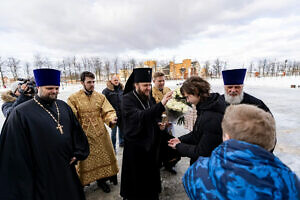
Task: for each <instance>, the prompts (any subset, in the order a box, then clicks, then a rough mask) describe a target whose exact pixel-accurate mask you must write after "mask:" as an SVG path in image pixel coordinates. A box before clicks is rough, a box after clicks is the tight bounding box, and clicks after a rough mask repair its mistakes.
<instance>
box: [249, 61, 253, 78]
mask: <svg viewBox="0 0 300 200" xmlns="http://www.w3.org/2000/svg"><path fill="white" fill-rule="evenodd" d="M248 72H249V74H250V77H251V76H252V73H253V62H252V61H251V63H250V65H249V67H248Z"/></svg>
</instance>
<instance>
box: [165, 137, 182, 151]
mask: <svg viewBox="0 0 300 200" xmlns="http://www.w3.org/2000/svg"><path fill="white" fill-rule="evenodd" d="M179 143H181V141H180V140H179V139H178V138H172V139H171V140H169V141H168V146H169V147H171V148H172V149H176V145H177V144H179Z"/></svg>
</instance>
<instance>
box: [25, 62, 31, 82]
mask: <svg viewBox="0 0 300 200" xmlns="http://www.w3.org/2000/svg"><path fill="white" fill-rule="evenodd" d="M25 72H26V76H27V78H30V63H29V62H26V63H25Z"/></svg>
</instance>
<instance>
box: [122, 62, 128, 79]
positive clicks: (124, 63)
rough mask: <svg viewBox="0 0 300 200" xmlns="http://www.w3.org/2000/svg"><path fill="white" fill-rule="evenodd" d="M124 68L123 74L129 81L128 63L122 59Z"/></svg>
mask: <svg viewBox="0 0 300 200" xmlns="http://www.w3.org/2000/svg"><path fill="white" fill-rule="evenodd" d="M122 70H123V75H124V79H125V80H124V81H125V82H126V81H127V72H128V63H127V62H126V61H125V60H123V61H122Z"/></svg>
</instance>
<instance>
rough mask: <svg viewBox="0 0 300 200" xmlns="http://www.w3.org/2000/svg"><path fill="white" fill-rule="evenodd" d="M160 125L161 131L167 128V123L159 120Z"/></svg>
mask: <svg viewBox="0 0 300 200" xmlns="http://www.w3.org/2000/svg"><path fill="white" fill-rule="evenodd" d="M158 126H159V129H160V130H161V131H163V130H165V129H166V123H162V122H158Z"/></svg>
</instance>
